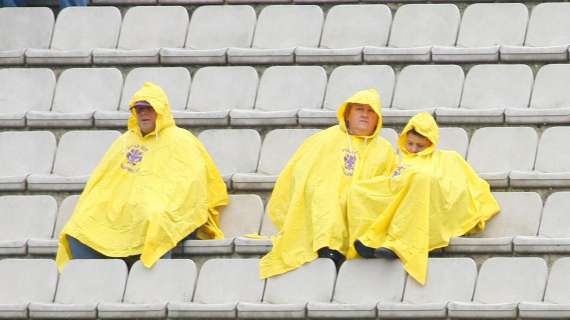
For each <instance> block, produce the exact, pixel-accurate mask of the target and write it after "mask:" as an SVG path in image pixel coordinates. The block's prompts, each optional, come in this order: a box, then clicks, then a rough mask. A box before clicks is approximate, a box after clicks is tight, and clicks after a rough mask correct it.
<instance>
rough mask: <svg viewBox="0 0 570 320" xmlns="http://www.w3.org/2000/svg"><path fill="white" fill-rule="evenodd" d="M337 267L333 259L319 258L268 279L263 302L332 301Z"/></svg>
mask: <svg viewBox="0 0 570 320" xmlns="http://www.w3.org/2000/svg"><path fill="white" fill-rule="evenodd" d="M335 278H336V269H335V266H334V263H333V262H332V260H331V259H326V258H319V259H317V260H314V261H312V262H309V263H307V264H304V265H302V266H301V267H299V268H297V269H295V270H293V271H290V272H287V273H284V274H281V275H278V276H275V277H271V278H269V279H267V284H266V287H265V293H264V294H263V302H266V303H307V302H309V301H311V302H330V301H331V298H332V293H333V288H334V282H335Z"/></svg>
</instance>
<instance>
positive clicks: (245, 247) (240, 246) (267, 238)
mask: <svg viewBox="0 0 570 320" xmlns="http://www.w3.org/2000/svg"><path fill="white" fill-rule="evenodd" d="M276 234H277V228H275V225H274V224H273V222H272V221H271V218H270V217H269V214H268V212H267V206H266V207H265V211H264V214H263V217H262V219H261V227H260V228H259V235H260V237H248V236H240V237H236V238H235V240H234V251H235V253H237V254H266V253H268V252H269V251H270V250H271V248H272V247H273V242H272V240H271V238H272V237H273V236H275V235H276Z"/></svg>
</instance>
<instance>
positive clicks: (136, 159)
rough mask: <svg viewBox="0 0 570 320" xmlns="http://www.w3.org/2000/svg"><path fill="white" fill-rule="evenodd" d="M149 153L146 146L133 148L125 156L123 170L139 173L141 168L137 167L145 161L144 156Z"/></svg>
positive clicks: (122, 164)
mask: <svg viewBox="0 0 570 320" xmlns="http://www.w3.org/2000/svg"><path fill="white" fill-rule="evenodd" d="M147 151H148V148H147V147H145V146H140V145H138V144H136V145H134V146H131V147H130V148H129V150H128V151H127V153H126V154H125V159H126V162H123V163H121V168H123V169H125V170H127V171H129V172H138V171H139V170H140V168H138V167H137V164H139V163H140V162H141V161H142V160H143V158H144V154H145V152H147Z"/></svg>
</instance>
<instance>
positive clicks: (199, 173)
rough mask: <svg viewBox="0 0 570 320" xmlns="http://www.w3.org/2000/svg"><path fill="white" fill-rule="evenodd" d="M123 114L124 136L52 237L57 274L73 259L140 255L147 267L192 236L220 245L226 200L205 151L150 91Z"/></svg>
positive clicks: (157, 91)
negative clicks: (217, 241) (221, 213)
mask: <svg viewBox="0 0 570 320" xmlns="http://www.w3.org/2000/svg"><path fill="white" fill-rule="evenodd" d="M129 106H130V107H131V109H130V110H131V116H130V118H129V120H128V131H127V132H126V133H124V134H123V135H122V136H120V137H119V138H118V139H117V140H116V141H115V142H114V143H113V144H112V146H111V147H110V149H109V150H108V151H107V153H106V154H105V156H104V157H103V159H102V160H101V162H100V163H99V165H98V166H97V168H96V169H95V170H94V172H93V173H92V175H91V178H90V179H89V181H88V182H87V185H86V186H85V189H84V190H83V193H82V194H81V197H80V199H79V201H78V203H77V206H76V208H75V211H74V212H73V215H72V216H71V218H70V220H69V221H68V222H67V224H66V225H65V227H64V228H63V230H62V232H61V234H60V236H59V248H58V251H57V257H56V262H57V265H58V267H59V268H60V270H61V269H62V268H63V266H64V265H65V263H66V262H67V261H69V260H70V259H72V258H92V257H101V258H103V257H121V258H126V257H133V256H134V257H137V256H139V255H140V260H141V261H142V263H143V264H144V265H145V266H146V267H151V266H152V265H153V264H154V263H155V262H156V261H157V260H158V259H159V258H160V257H162V256H163V255H165V254H166V253H167V252H169V251H170V250H171V249H172V248H173V247H175V246H176V244H177V243H178V242H179V241H181V240H182V239H184V238H185V237H186V236H188V235H190V234H191V233H192V234H194V235H196V236H197V238H199V239H221V238H223V233H222V231H221V230H220V229H219V226H218V225H219V213H218V210H217V208H218V207H219V206H223V205H226V204H227V203H228V196H227V192H226V186H225V184H224V182H223V180H222V177H221V176H220V174H219V172H218V170H217V169H216V166H215V165H214V163H213V161H212V159H211V158H210V156H209V155H208V153H207V151H206V149H205V148H204V147H203V146H202V144H201V143H200V142H199V141H198V139H197V138H196V137H195V136H194V135H192V133H190V132H189V131H188V130H185V129H182V128H179V127H177V126H176V125H175V123H174V119H173V117H172V114H171V112H170V107H169V104H168V99H167V96H166V94H165V93H164V91H163V90H162V89H161V88H160V87H158V86H157V85H155V84H152V83H149V82H147V83H145V84H144V85H143V87H142V88H141V89H140V90H138V91H137V92H136V93H135V94H134V96H133V97H132V99H131V101H130V102H129ZM74 251H75V252H74ZM76 255H78V256H77V257H76Z"/></svg>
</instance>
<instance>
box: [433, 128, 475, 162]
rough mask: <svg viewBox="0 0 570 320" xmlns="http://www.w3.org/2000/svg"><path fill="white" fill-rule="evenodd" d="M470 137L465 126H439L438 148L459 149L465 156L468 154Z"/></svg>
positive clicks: (458, 151)
mask: <svg viewBox="0 0 570 320" xmlns="http://www.w3.org/2000/svg"><path fill="white" fill-rule="evenodd" d="M468 147H469V138H468V137H467V132H466V131H465V129H463V128H439V143H438V144H437V148H438V149H441V150H453V151H457V153H459V154H460V155H461V156H462V157H463V158H465V156H466V155H467V148H468Z"/></svg>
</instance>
